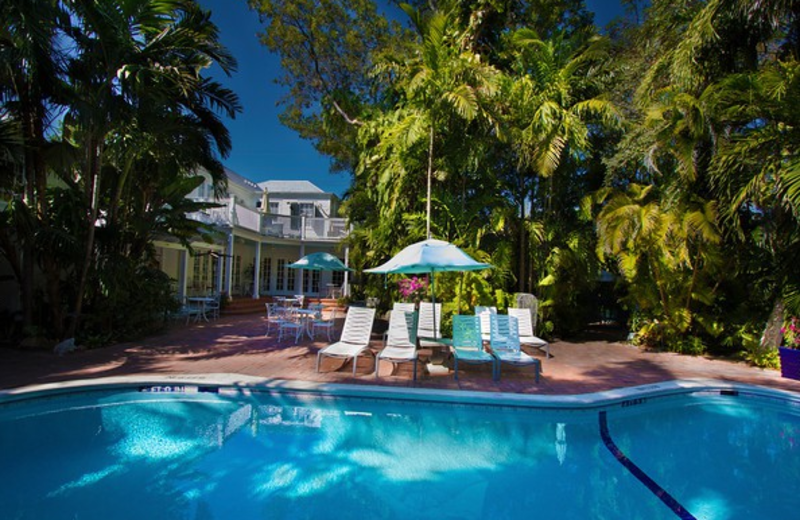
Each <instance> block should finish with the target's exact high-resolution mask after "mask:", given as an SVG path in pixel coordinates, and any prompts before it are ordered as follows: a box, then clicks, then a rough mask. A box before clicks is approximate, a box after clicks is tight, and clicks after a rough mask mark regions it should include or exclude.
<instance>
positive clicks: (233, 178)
mask: <svg viewBox="0 0 800 520" xmlns="http://www.w3.org/2000/svg"><path fill="white" fill-rule="evenodd" d="M225 175H226V176H227V177H228V181H229V182H233V183H235V184H238V185H239V186H244V187H245V188H247V189H249V190H255V191H262V188H261V186H260V185H258V184H256V183H255V182H253V181H251V180H250V179H246V178H244V177H242V176H241V175H239V174H238V173H236V172H235V171H233V170H229V169H228V168H225Z"/></svg>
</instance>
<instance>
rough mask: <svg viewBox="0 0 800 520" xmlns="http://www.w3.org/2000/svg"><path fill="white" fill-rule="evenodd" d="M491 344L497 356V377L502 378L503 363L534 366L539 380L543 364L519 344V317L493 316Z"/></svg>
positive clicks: (493, 352)
mask: <svg viewBox="0 0 800 520" xmlns="http://www.w3.org/2000/svg"><path fill="white" fill-rule="evenodd" d="M490 345H491V348H492V355H493V356H494V357H495V358H497V379H500V369H501V367H502V365H503V363H507V364H509V365H512V366H517V367H522V366H533V367H534V373H535V376H536V382H537V383H538V382H539V372H541V369H542V364H541V363H540V362H539V360H538V359H536V358H534V357H531V356H529V355H528V354H526V353H525V352H523V351H522V349H521V348H520V345H519V327H518V325H517V319H516V318H515V317H513V316H509V315H507V314H496V315H493V316H492V332H491V340H490Z"/></svg>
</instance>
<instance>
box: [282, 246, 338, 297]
mask: <svg viewBox="0 0 800 520" xmlns="http://www.w3.org/2000/svg"><path fill="white" fill-rule="evenodd" d="M286 267H288V268H289V269H306V270H308V271H352V269H350V268H349V267H347V266H346V265H344V264H343V263H342V261H341V260H339V259H338V258H336V257H335V256H333V255H332V254H330V253H311V254H310V255H306V256H304V257H303V258H301V259H300V260H298V261H297V262H295V263H293V264H289V265H287V266H286ZM301 282H302V280H301ZM300 285H301V287H300V292H301V294H302V292H303V287H302V285H303V284H302V283H301V284H300Z"/></svg>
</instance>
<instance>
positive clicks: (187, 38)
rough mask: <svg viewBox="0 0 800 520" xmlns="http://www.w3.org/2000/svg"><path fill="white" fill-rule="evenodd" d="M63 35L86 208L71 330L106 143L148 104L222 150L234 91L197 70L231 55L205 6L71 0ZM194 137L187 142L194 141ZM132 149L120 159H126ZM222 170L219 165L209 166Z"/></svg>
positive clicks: (229, 61)
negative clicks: (69, 46) (69, 42)
mask: <svg viewBox="0 0 800 520" xmlns="http://www.w3.org/2000/svg"><path fill="white" fill-rule="evenodd" d="M71 7H72V9H73V11H72V17H73V18H74V19H75V20H76V22H75V23H74V24H73V27H74V29H73V30H72V31H71V32H70V36H71V37H72V38H73V40H74V42H75V53H74V55H73V56H72V57H71V60H70V63H69V69H68V70H69V74H70V80H71V84H72V92H73V98H72V100H71V103H70V107H69V111H68V112H67V114H66V115H65V118H64V121H65V129H66V130H67V132H68V135H69V136H71V138H72V139H76V140H77V141H78V142H80V143H81V145H82V160H81V165H80V169H81V171H80V175H79V178H80V180H81V183H82V186H83V190H84V197H85V200H86V201H87V204H88V208H87V211H86V216H85V226H86V234H85V254H84V260H83V262H82V266H81V267H80V269H79V276H78V282H77V285H76V300H75V304H74V308H73V314H74V316H75V318H74V319H73V321H72V322H71V324H70V328H69V331H68V333H67V335H68V336H70V335H73V334H74V332H75V330H76V328H77V325H78V319H79V317H80V314H81V311H82V307H83V302H84V293H85V287H86V284H87V280H88V275H89V270H90V267H91V266H92V265H93V264H94V260H93V259H94V255H95V231H96V227H97V226H96V220H97V216H98V214H99V209H100V206H101V203H102V198H101V191H100V190H101V188H102V186H103V183H101V172H103V171H104V168H103V166H104V161H105V160H106V158H107V155H108V154H107V148H108V146H109V144H110V143H113V142H114V139H115V138H116V139H118V137H119V135H120V134H121V133H122V132H124V129H125V128H129V127H130V121H131V120H132V118H133V117H135V116H136V115H137V114H138V113H141V112H142V111H143V110H146V109H147V108H146V107H148V106H149V105H153V106H156V107H160V110H161V111H162V113H164V114H168V113H174V114H179V115H183V116H186V117H190V118H193V119H194V120H195V123H196V124H198V125H200V126H202V127H204V128H205V129H206V134H207V136H208V139H209V141H208V143H207V145H206V146H207V147H208V146H211V147H212V149H213V150H214V151H215V152H216V153H220V154H221V155H223V156H224V155H226V154H227V153H228V151H229V149H230V139H229V137H228V135H227V131H226V130H225V128H224V126H223V125H222V124H221V122H220V120H219V118H218V116H217V115H216V112H217V111H223V112H226V113H227V114H228V115H229V116H231V117H232V116H234V115H235V113H236V112H237V111H238V109H239V107H238V104H237V100H236V97H235V95H233V94H232V93H231V92H229V91H227V90H225V89H223V88H221V87H220V86H219V84H217V83H216V82H213V81H210V80H208V79H206V78H204V77H203V76H202V72H203V71H204V70H205V69H207V68H208V67H210V66H211V65H212V64H213V63H217V64H219V65H220V66H221V68H222V69H223V71H225V72H230V71H231V70H232V69H233V68H234V67H235V60H234V59H233V57H232V56H231V55H230V54H228V52H227V51H226V50H225V49H224V48H223V47H222V46H221V45H220V43H219V41H218V31H217V28H216V26H215V25H214V24H213V23H212V22H211V21H210V18H209V14H208V13H207V12H205V11H203V10H202V9H200V8H199V7H198V6H197V4H196V3H194V2H192V1H189V0H133V1H131V2H125V3H123V4H120V3H119V2H116V1H113V0H102V1H99V2H95V1H84V0H81V1H77V2H74V3H72V4H71ZM197 144H198V143H197V142H196V141H193V142H190V143H188V144H187V145H188V146H196V145H197ZM134 160H135V155H134V156H132V157H131V156H130V155H129V156H128V158H127V159H126V160H125V161H124V162H125V163H131V162H133V161H134ZM117 171H118V172H119V173H120V177H119V178H118V179H117V182H116V183H114V184H116V187H117V194H116V195H113V196H112V199H115V200H118V199H117V197H118V195H119V194H120V193H121V191H120V190H123V189H124V187H125V185H126V183H127V182H128V181H127V179H128V175H129V170H128V169H127V168H126V167H125V166H123V167H122V168H119V169H118V170H117ZM211 171H212V173H213V174H215V175H216V176H217V179H219V178H221V173H222V172H221V168H219V167H218V165H217V167H215V168H212V170H211Z"/></svg>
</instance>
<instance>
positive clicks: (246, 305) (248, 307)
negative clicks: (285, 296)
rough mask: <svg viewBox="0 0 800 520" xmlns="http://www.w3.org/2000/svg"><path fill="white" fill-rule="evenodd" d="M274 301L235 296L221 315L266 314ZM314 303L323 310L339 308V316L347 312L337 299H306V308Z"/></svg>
mask: <svg viewBox="0 0 800 520" xmlns="http://www.w3.org/2000/svg"><path fill="white" fill-rule="evenodd" d="M272 301H273V300H272V298H271V297H269V296H262V297H261V298H258V299H254V298H250V297H247V296H234V297H233V299H232V300H230V301H228V302H226V303H224V304H223V306H222V312H221V314H222V315H223V316H236V315H242V314H264V313H265V312H266V309H265V307H264V304H266V303H271V302H272ZM312 303H321V304H322V307H323V310H328V309H331V308H333V307H336V308H337V311H338V313H339V315H340V316H341V315H343V313H344V311H345V310H346V308H345V307H338V305H337V302H336V299H334V298H308V297H307V298H306V299H305V302H304V306H305V307H308V306H309V304H312Z"/></svg>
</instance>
